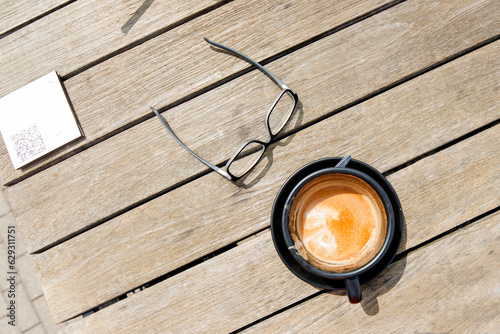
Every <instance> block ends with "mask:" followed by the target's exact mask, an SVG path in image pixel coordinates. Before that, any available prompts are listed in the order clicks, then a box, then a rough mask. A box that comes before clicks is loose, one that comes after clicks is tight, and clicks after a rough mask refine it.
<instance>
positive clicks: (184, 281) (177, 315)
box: [67, 129, 500, 333]
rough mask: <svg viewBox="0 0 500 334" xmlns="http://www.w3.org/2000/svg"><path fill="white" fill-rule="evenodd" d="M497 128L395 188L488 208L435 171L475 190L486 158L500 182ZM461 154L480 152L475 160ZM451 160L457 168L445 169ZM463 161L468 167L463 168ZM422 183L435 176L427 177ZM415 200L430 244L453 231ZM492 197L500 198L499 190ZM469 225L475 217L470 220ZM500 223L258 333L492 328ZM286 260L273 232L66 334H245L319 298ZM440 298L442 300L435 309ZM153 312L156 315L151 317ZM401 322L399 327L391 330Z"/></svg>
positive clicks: (492, 220) (419, 167) (467, 232)
mask: <svg viewBox="0 0 500 334" xmlns="http://www.w3.org/2000/svg"><path fill="white" fill-rule="evenodd" d="M495 130H496V131H486V132H484V133H481V134H479V135H477V136H475V137H474V138H471V139H470V140H467V141H466V142H462V143H460V144H458V145H456V147H455V146H454V147H451V148H449V149H447V150H446V151H443V152H440V153H438V154H436V155H435V156H431V157H429V158H426V159H425V161H422V162H420V163H418V164H415V165H413V166H410V167H408V168H407V169H408V172H413V173H408V174H409V175H404V174H400V173H399V172H398V173H396V174H394V179H397V180H395V181H397V182H396V183H397V184H395V186H396V189H397V190H401V189H403V188H404V187H407V186H410V187H411V184H412V183H425V184H426V185H427V189H426V190H427V191H429V192H433V193H436V192H437V193H439V194H442V197H443V198H444V199H448V202H446V203H444V202H445V201H444V200H443V204H444V205H445V206H446V207H448V206H449V207H454V208H455V209H460V208H463V206H457V205H456V204H455V202H454V201H455V196H448V195H449V194H450V192H449V190H448V187H451V188H452V189H453V190H454V191H457V190H458V192H460V194H461V200H462V201H467V202H468V204H469V205H470V206H468V207H467V208H472V207H474V206H475V204H476V201H477V202H479V203H482V202H483V201H484V197H485V194H487V193H486V192H484V191H483V189H482V188H474V190H475V191H474V190H472V191H471V189H470V187H469V188H465V187H461V188H457V187H456V186H455V182H453V180H449V179H448V180H446V179H444V178H441V177H438V178H437V179H436V180H431V177H432V176H433V175H435V173H437V174H438V175H439V176H442V175H445V174H446V173H450V172H451V173H453V174H454V175H455V176H456V177H457V176H458V177H459V179H460V180H461V181H462V178H463V180H464V183H467V182H468V181H470V182H471V183H472V184H475V182H476V181H477V179H478V178H481V177H480V176H479V174H477V173H476V172H477V170H474V169H475V168H470V167H471V165H473V162H472V163H471V162H470V161H468V160H469V159H472V160H474V159H476V158H478V156H483V157H482V158H480V159H478V160H477V161H478V162H479V163H480V164H482V167H483V168H481V171H482V172H483V173H486V174H488V175H489V177H490V178H494V177H495V176H498V173H499V171H500V168H499V167H498V166H495V167H494V168H493V169H491V168H489V167H490V166H487V165H488V162H487V161H485V160H488V159H489V160H490V163H489V164H490V165H494V164H492V163H491V160H492V159H491V158H489V157H487V156H484V155H483V154H482V153H481V152H480V150H486V151H488V152H489V153H492V154H498V151H499V150H498V148H495V147H494V146H498V140H499V139H500V136H499V135H498V134H499V133H500V132H499V131H498V129H495ZM495 134H496V136H494V135H495ZM492 135H493V137H494V138H492ZM491 139H494V140H496V142H494V141H493V142H492V141H491ZM476 145H477V146H476ZM474 146H475V147H474ZM460 149H464V150H465V151H468V152H466V153H470V151H473V152H474V153H476V154H473V155H468V154H466V153H462V151H461V150H460ZM444 162H446V163H448V164H450V165H444ZM463 162H465V165H466V166H462V163H463ZM485 163H486V164H485ZM449 167H452V168H449ZM485 167H488V168H485ZM455 168H457V169H458V170H460V171H461V172H462V174H459V173H458V170H457V169H455ZM455 172H456V173H455ZM463 174H466V175H463ZM408 176H410V178H409V179H408ZM422 176H428V178H426V179H422V178H421V177H422ZM466 177H469V179H466ZM441 181H443V182H441ZM450 181H451V182H450ZM421 188H422V187H420V189H418V190H421ZM496 189H498V184H497V188H496ZM416 190H417V189H416ZM418 190H417V191H418ZM486 196H487V195H486ZM415 197H417V198H416V199H417V200H416V201H413V200H414V199H415V198H414V199H408V198H406V199H404V200H403V202H404V203H403V208H412V209H413V210H414V211H417V210H420V211H421V212H425V213H424V214H423V215H420V217H411V216H410V217H407V225H408V226H412V227H414V228H417V227H418V226H420V227H425V226H432V227H434V230H432V231H431V230H428V231H429V232H430V234H428V235H427V236H426V239H428V238H430V237H432V236H434V235H437V234H439V233H440V232H442V228H443V227H444V226H446V225H447V222H446V219H445V220H439V219H438V220H434V219H433V218H434V216H433V214H437V213H439V210H440V208H437V207H432V206H430V207H426V206H422V204H425V203H422V202H419V201H418V194H417V193H416V196H415ZM487 197H488V198H490V199H493V198H494V197H497V198H498V190H497V192H496V194H490V196H487ZM422 218H423V219H422ZM463 218H465V219H466V220H467V219H469V218H472V217H471V216H468V215H465V216H464V217H463ZM499 223H500V213H498V212H497V213H496V214H494V215H492V216H489V217H488V218H486V219H484V220H482V221H481V220H480V221H477V222H475V223H474V224H473V225H472V226H468V227H466V228H463V229H461V230H459V231H457V232H454V233H452V234H450V235H448V236H446V237H443V238H441V239H439V240H437V241H435V242H433V243H431V244H429V245H427V246H425V247H422V248H420V249H417V250H416V251H414V252H411V253H410V254H409V255H408V257H407V258H403V259H401V260H399V261H397V262H396V263H394V264H392V265H391V266H390V267H389V268H388V269H387V270H386V271H384V273H383V274H382V275H381V277H379V278H377V279H375V280H374V281H372V282H369V283H367V284H365V285H364V286H363V288H364V295H365V297H364V298H365V300H364V302H363V303H362V304H361V305H359V304H358V305H350V304H349V303H348V301H347V298H346V297H345V294H344V293H341V294H340V296H339V293H335V294H333V295H321V296H319V297H316V298H314V299H312V300H310V301H308V302H306V303H304V304H302V305H299V306H297V307H295V308H292V309H291V310H289V311H287V312H285V313H283V314H281V315H279V316H277V317H275V318H271V319H270V320H268V321H266V322H264V323H262V324H260V325H258V326H257V327H256V328H255V331H256V332H260V333H263V332H265V333H283V332H287V331H291V330H292V329H293V330H296V331H303V332H309V333H316V332H318V331H320V332H323V331H326V329H328V332H331V330H332V329H333V328H335V327H334V326H338V327H339V330H340V331H341V332H349V330H352V329H354V328H355V329H357V330H360V331H361V330H365V331H366V330H367V329H368V328H370V329H371V328H373V327H372V326H374V324H373V318H372V317H371V316H370V315H369V314H371V315H373V313H374V312H379V314H378V315H377V317H378V319H380V320H382V321H377V326H379V327H378V328H377V329H376V330H373V331H374V332H386V331H387V329H389V328H391V329H393V328H396V331H398V330H397V328H399V329H400V330H402V329H405V328H406V329H408V327H404V326H405V325H406V326H411V327H410V328H412V329H424V330H431V331H432V332H433V331H438V332H442V331H448V330H450V329H453V328H455V329H458V328H469V329H473V328H474V329H477V328H484V329H491V328H493V327H492V326H495V325H496V324H497V322H498V319H499V315H498V312H497V309H498V307H497V306H498V304H499V302H500V300H499V298H500V295H499V291H500V290H499V287H500V283H499V282H498V279H497V278H498V270H497V269H498V265H499V264H500V257H499V255H498V253H497V252H498V242H499V232H500V224H499ZM419 237H420V236H415V235H410V234H409V235H408V240H411V243H412V244H413V243H415V242H417V243H418V242H422V241H424V240H425V239H424V240H417V239H418V238H419ZM279 262H280V260H279V258H278V256H277V255H276V253H275V251H274V249H273V246H272V241H271V238H270V233H269V231H267V233H263V234H262V235H261V236H259V237H257V238H254V239H253V240H250V241H248V242H247V243H245V244H243V245H241V246H238V247H237V248H236V249H233V250H230V251H228V252H226V253H225V254H222V255H220V256H218V257H216V258H214V259H212V260H209V261H207V262H204V263H202V264H200V265H198V266H196V267H194V268H191V269H189V270H187V271H185V272H183V273H181V274H179V275H177V276H174V277H173V278H171V279H168V280H166V281H163V282H160V283H158V284H157V285H155V286H153V287H151V288H149V289H146V290H145V291H142V292H140V293H138V294H137V295H133V296H131V297H130V298H127V299H125V300H123V301H121V302H119V303H117V304H115V305H112V306H110V307H108V308H106V309H103V310H101V311H99V312H98V313H96V314H93V315H91V316H90V317H87V318H84V319H82V320H81V321H79V322H76V323H74V324H72V325H70V326H69V327H67V332H68V333H69V332H71V333H83V332H93V331H96V332H112V333H122V332H123V333H125V332H127V333H135V332H140V331H149V332H165V331H168V332H182V331H190V332H196V333H200V332H208V331H211V332H229V331H232V330H236V329H238V328H240V327H242V326H245V325H246V324H248V323H251V322H253V321H255V320H258V319H259V318H261V317H264V316H266V315H268V314H270V313H272V312H275V311H277V310H279V309H281V308H283V307H286V306H288V305H290V304H293V303H294V302H297V301H299V300H301V299H302V298H304V297H307V296H309V295H311V294H313V293H314V292H315V289H313V288H312V287H309V286H307V284H305V283H303V282H302V281H300V280H299V279H298V278H294V277H292V274H291V273H290V272H288V270H287V269H286V268H285V266H284V265H283V264H281V263H279ZM229 273H230V274H229ZM436 295H437V296H436ZM437 300H439V301H440V302H438V303H436V301H437ZM485 300H487V301H488V302H487V303H486V302H485ZM377 301H378V302H377ZM152 305H154V310H155V312H151V306H152ZM364 310H366V311H364ZM365 312H366V313H368V314H366V313H365ZM460 314H462V315H463V314H467V317H466V318H463V317H460V316H459V315H460ZM402 315H404V316H402ZM358 318H359V319H360V321H359V323H358V322H357V321H358V320H357V319H358ZM398 319H399V320H398ZM431 319H432V320H431ZM460 319H464V320H460ZM393 321H394V322H396V323H397V325H396V326H397V327H392V326H393V324H392V323H393ZM342 330H343V331H342Z"/></svg>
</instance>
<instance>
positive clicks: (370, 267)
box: [271, 158, 402, 303]
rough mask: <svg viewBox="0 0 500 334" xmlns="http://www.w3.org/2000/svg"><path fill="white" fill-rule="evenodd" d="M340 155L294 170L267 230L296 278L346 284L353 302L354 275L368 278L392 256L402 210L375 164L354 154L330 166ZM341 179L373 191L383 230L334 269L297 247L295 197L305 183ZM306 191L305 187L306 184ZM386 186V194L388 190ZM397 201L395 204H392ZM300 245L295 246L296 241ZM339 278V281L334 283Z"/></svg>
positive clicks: (356, 293)
mask: <svg viewBox="0 0 500 334" xmlns="http://www.w3.org/2000/svg"><path fill="white" fill-rule="evenodd" d="M339 161H340V158H328V159H322V160H319V161H316V162H313V163H311V164H309V165H306V166H304V167H302V168H301V169H299V170H298V171H297V172H295V173H294V174H293V175H292V176H291V177H290V178H289V179H288V180H287V181H286V182H285V184H284V185H283V186H282V188H281V189H280V192H279V193H278V196H277V197H276V200H275V203H274V206H273V213H272V217H271V231H272V233H273V241H274V244H275V247H276V250H277V252H278V254H279V255H280V257H281V259H282V260H283V262H284V263H285V265H287V267H288V268H289V269H290V270H291V271H292V272H294V273H295V274H296V275H297V276H299V277H300V278H301V279H303V280H305V281H306V282H308V283H310V284H312V285H315V286H318V287H323V288H327V289H328V288H332V289H338V288H339V287H344V288H345V289H346V290H347V294H348V297H349V301H350V302H351V303H358V302H359V301H361V298H362V293H361V286H360V280H359V278H360V277H361V278H362V281H366V280H367V278H368V277H369V278H372V277H373V276H376V275H377V274H378V273H379V272H380V271H381V268H382V269H383V268H385V266H387V265H388V264H389V262H390V261H392V258H393V257H394V255H395V252H396V251H397V248H398V246H399V242H400V240H401V226H402V213H401V208H400V204H399V200H398V199H397V196H396V194H395V192H394V190H393V189H392V187H391V186H390V184H389V182H388V181H387V179H385V177H383V175H382V174H380V173H379V172H378V171H376V170H375V169H374V168H372V167H370V166H368V165H366V164H364V163H362V162H360V161H357V160H354V159H353V160H351V161H350V162H349V163H348V164H347V166H345V167H335V165H336V164H337V163H338V162H339ZM336 178H339V179H342V180H343V182H345V184H349V182H351V181H352V182H354V183H353V184H356V186H358V185H363V187H365V189H367V191H368V190H369V191H370V192H373V195H370V196H373V197H374V198H376V199H377V201H378V200H379V201H380V204H379V206H380V208H381V209H380V214H381V215H383V217H382V218H381V219H383V221H385V223H384V224H382V223H380V224H381V226H383V227H380V229H382V228H383V233H382V234H380V236H378V237H377V239H379V240H377V243H376V244H375V245H376V246H373V247H372V248H373V252H372V253H368V255H367V256H368V257H367V258H366V259H363V261H360V263H361V264H360V265H359V266H357V265H356V263H353V264H352V265H354V267H349V266H347V267H346V268H347V269H346V268H343V269H342V270H338V267H335V265H333V264H329V263H322V262H323V260H321V259H318V258H317V257H315V256H314V254H312V255H311V253H308V252H307V251H306V250H305V247H301V244H300V242H298V241H297V240H298V239H300V238H299V237H298V234H297V232H296V231H294V230H293V226H294V224H296V223H295V222H294V218H293V217H292V218H291V214H294V212H295V211H294V210H295V209H294V203H295V202H294V201H295V200H297V196H298V195H299V197H300V194H301V191H302V192H304V189H311V186H310V185H314V186H317V185H318V184H319V185H321V183H322V182H326V181H325V180H329V179H332V180H333V179H336ZM307 191H308V190H307ZM388 192H389V194H388ZM395 206H396V207H395ZM297 245H299V246H297ZM339 282H340V283H341V284H339Z"/></svg>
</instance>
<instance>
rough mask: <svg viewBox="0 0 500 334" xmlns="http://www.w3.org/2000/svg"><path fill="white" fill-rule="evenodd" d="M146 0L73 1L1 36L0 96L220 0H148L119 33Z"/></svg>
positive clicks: (93, 58) (78, 65)
mask: <svg viewBox="0 0 500 334" xmlns="http://www.w3.org/2000/svg"><path fill="white" fill-rule="evenodd" d="M41 2H48V0H46V1H41ZM52 2H55V1H52ZM59 2H62V1H59ZM149 2H151V1H147V0H146V1H145V0H121V1H113V0H89V1H75V2H73V3H71V4H69V5H68V6H65V7H63V8H61V9H60V10H57V11H55V12H53V13H51V14H50V15H47V16H45V17H43V18H41V19H40V20H37V21H36V22H33V23H32V24H30V25H28V26H26V27H23V28H22V29H20V30H18V31H16V32H14V33H13V34H10V35H9V36H6V37H5V38H2V39H1V40H0V50H1V51H2V65H3V66H2V68H1V69H0V75H1V77H2V85H1V86H0V96H4V95H6V94H7V93H9V92H12V91H13V90H15V89H17V88H19V87H22V86H24V85H25V84H27V83H28V82H31V81H33V80H34V79H37V78H38V77H41V76H43V75H44V74H46V73H47V72H50V71H52V70H57V72H58V73H59V74H60V75H61V76H65V75H67V74H68V73H71V72H72V71H75V70H77V69H79V68H81V67H83V66H85V65H87V64H89V63H91V62H93V61H96V60H98V59H100V58H101V57H103V56H106V55H108V54H110V53H112V52H114V51H116V50H118V49H120V48H122V47H125V46H127V45H129V44H130V43H133V42H135V41H137V40H139V39H141V38H143V37H145V36H147V35H149V34H151V33H154V32H156V31H158V30H159V29H161V28H164V27H167V26H170V25H173V24H175V23H176V22H179V21H181V20H183V19H185V18H187V17H189V16H190V15H193V14H194V13H196V12H198V11H201V10H203V9H205V8H207V7H209V6H211V5H213V4H216V3H218V2H220V0H196V1H190V2H189V3H186V2H185V1H182V0H175V1H153V2H151V5H150V6H149V7H148V8H144V9H145V10H144V12H143V13H142V15H141V16H140V17H139V18H138V19H137V21H136V22H135V24H134V25H133V27H131V28H130V30H128V31H127V30H125V31H127V33H125V32H124V30H122V28H123V27H124V26H125V25H126V24H127V22H129V21H130V19H131V17H132V16H134V14H136V13H137V11H138V10H139V9H140V7H141V5H142V4H144V3H149ZM21 3H26V1H21ZM24 6H26V4H25V5H24ZM132 23H133V22H132Z"/></svg>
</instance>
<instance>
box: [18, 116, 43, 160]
mask: <svg viewBox="0 0 500 334" xmlns="http://www.w3.org/2000/svg"><path fill="white" fill-rule="evenodd" d="M10 140H11V141H12V144H13V145H14V148H15V150H16V154H17V157H18V158H19V160H20V161H21V163H24V162H25V161H29V160H30V159H32V158H34V157H36V156H37V155H38V154H40V153H43V152H45V151H46V150H47V148H46V147H45V143H44V142H43V138H42V134H41V133H40V129H38V125H36V124H34V125H32V126H30V127H29V128H27V129H23V130H21V132H18V133H16V134H13V135H11V136H10Z"/></svg>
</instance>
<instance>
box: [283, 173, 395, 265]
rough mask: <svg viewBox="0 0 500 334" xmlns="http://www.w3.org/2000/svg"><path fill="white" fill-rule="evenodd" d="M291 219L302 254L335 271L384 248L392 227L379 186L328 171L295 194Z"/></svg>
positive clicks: (364, 262)
mask: <svg viewBox="0 0 500 334" xmlns="http://www.w3.org/2000/svg"><path fill="white" fill-rule="evenodd" d="M288 224H289V226H288V227H289V231H290V236H291V238H292V240H293V244H294V246H293V247H295V249H296V251H297V254H298V255H299V256H301V257H302V258H303V259H304V260H306V261H307V262H308V263H309V264H311V265H312V266H314V267H316V268H318V269H320V270H322V271H325V272H330V273H344V272H348V271H353V270H356V269H357V268H360V267H362V266H364V265H366V264H367V263H368V262H369V261H370V260H372V259H373V258H374V257H375V256H376V255H377V253H378V252H379V251H380V250H381V249H382V246H383V245H384V241H385V239H386V233H387V215H386V212H385V208H384V204H383V202H382V200H381V199H380V197H379V195H378V194H377V192H376V191H375V190H374V189H373V188H372V187H371V186H370V185H369V184H368V183H367V182H366V181H364V180H362V179H361V178H359V177H356V176H354V175H350V174H344V173H328V174H324V175H321V176H318V177H316V178H314V179H312V180H310V181H309V182H307V183H306V184H305V185H303V186H302V188H301V189H300V191H299V192H298V193H297V194H296V196H295V198H294V199H293V202H292V205H291V208H290V211H289V219H288Z"/></svg>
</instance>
